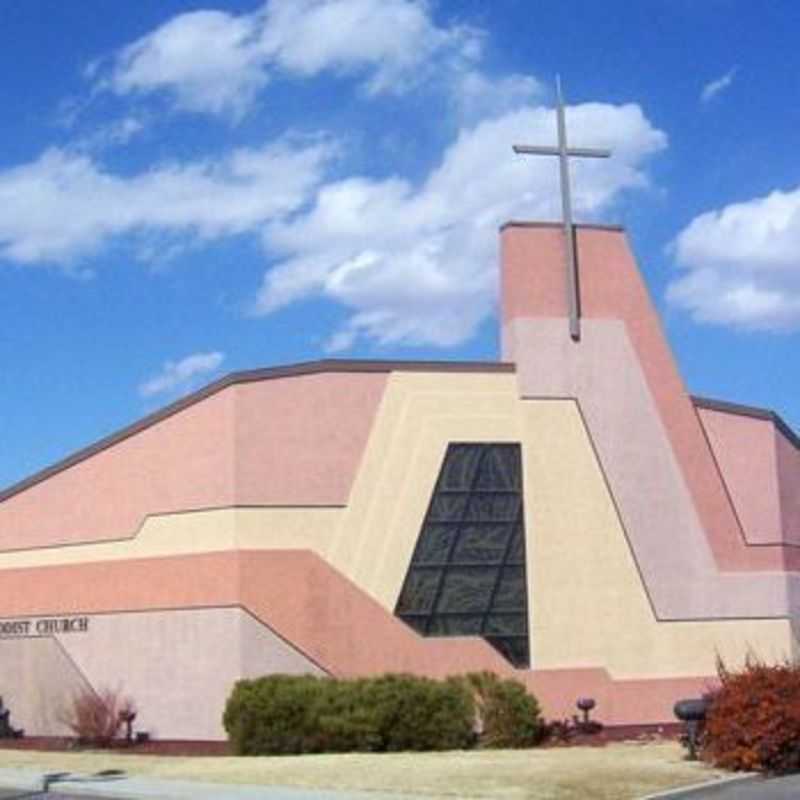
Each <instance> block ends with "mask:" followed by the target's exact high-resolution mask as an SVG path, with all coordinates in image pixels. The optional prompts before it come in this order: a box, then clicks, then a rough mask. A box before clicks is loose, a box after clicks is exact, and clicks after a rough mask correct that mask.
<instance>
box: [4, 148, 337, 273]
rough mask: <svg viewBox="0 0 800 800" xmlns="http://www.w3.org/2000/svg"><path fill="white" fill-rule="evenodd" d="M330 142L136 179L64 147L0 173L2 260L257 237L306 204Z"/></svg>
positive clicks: (161, 170) (67, 258)
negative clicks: (136, 240)
mask: <svg viewBox="0 0 800 800" xmlns="http://www.w3.org/2000/svg"><path fill="white" fill-rule="evenodd" d="M331 154H332V146H331V145H330V144H327V143H324V142H316V143H309V144H306V145H305V146H297V147H294V148H293V147H292V146H291V145H290V144H289V143H288V141H282V142H277V143H275V144H271V145H268V146H266V147H263V148H260V149H239V150H234V151H232V152H231V153H230V154H229V155H227V156H226V157H225V158H222V159H217V160H213V159H209V160H204V161H197V162H189V163H183V164H181V163H173V164H164V165H161V166H158V167H155V168H153V169H150V170H148V171H146V172H142V173H139V174H136V175H132V176H123V175H115V174H112V173H110V172H108V171H106V170H104V169H103V168H102V167H101V166H100V165H99V164H98V163H96V162H95V161H94V160H93V159H92V158H91V157H89V156H88V155H85V154H79V153H75V152H69V151H64V150H59V149H51V150H48V151H46V152H45V153H44V154H43V155H41V156H40V157H39V158H38V159H37V160H35V161H33V162H31V163H28V164H24V165H22V166H18V167H15V168H12V169H9V170H5V171H2V172H0V258H5V259H8V260H12V261H17V262H21V263H31V264H32V263H41V262H50V263H62V264H68V263H70V262H71V261H74V260H75V259H77V258H78V257H80V256H84V255H87V254H91V253H93V252H95V251H97V250H98V248H100V247H101V246H102V245H104V244H105V243H107V242H108V240H109V239H111V238H112V237H119V236H122V235H127V234H140V233H161V234H190V235H192V236H193V237H195V238H196V239H207V240H208V239H214V238H218V237H222V236H231V235H235V234H239V233H243V232H247V231H252V230H254V229H256V228H258V227H260V226H261V225H263V224H264V223H265V222H266V221H268V220H271V219H276V218H279V217H281V216H283V215H285V214H287V213H289V212H292V211H294V210H296V209H298V208H299V207H300V206H302V204H303V203H305V202H306V201H307V200H308V197H309V192H310V191H312V190H313V188H314V186H315V185H316V184H317V183H318V182H319V181H320V180H321V178H322V172H323V168H324V165H325V163H326V161H327V160H328V158H329V157H330V156H331Z"/></svg>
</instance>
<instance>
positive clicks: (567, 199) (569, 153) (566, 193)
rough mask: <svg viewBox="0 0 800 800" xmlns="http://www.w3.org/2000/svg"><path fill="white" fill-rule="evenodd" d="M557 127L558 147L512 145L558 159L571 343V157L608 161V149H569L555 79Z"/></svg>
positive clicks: (574, 321) (576, 322)
mask: <svg viewBox="0 0 800 800" xmlns="http://www.w3.org/2000/svg"><path fill="white" fill-rule="evenodd" d="M556 124H557V129H558V145H557V146H556V147H548V146H539V145H521V144H515V145H513V150H514V152H515V153H518V154H522V155H535V156H556V157H557V158H558V166H559V179H560V184H561V212H562V217H563V225H564V255H565V266H566V277H567V281H566V283H567V309H568V313H569V335H570V336H571V337H572V339H573V340H574V341H576V342H577V341H578V340H580V338H581V324H580V314H581V303H580V290H579V282H578V258H577V253H576V252H575V226H574V224H573V222H572V196H571V191H570V181H569V159H570V158H576V157H578V158H608V157H609V156H610V155H611V151H610V150H602V149H598V148H593V147H569V146H568V144H567V122H566V114H565V112H564V97H563V95H562V94H561V80H560V78H559V77H558V76H556Z"/></svg>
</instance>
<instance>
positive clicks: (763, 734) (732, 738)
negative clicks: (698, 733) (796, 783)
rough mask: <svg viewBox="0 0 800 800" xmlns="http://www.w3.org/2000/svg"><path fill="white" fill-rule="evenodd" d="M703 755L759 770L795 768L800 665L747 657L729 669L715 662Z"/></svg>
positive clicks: (798, 765)
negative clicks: (715, 676) (716, 679)
mask: <svg viewBox="0 0 800 800" xmlns="http://www.w3.org/2000/svg"><path fill="white" fill-rule="evenodd" d="M718 672H719V679H720V684H721V685H720V688H719V689H718V690H717V691H715V692H714V693H713V695H712V696H711V704H710V707H709V710H708V713H707V717H706V726H705V735H704V742H703V757H704V758H705V759H706V760H708V761H711V762H713V763H714V764H716V765H717V766H719V767H723V768H725V769H733V770H757V771H760V772H772V773H781V772H790V771H792V770H797V769H800V666H799V665H797V664H793V663H790V662H786V663H783V664H775V665H768V664H764V663H763V662H761V661H759V660H758V659H755V658H752V657H750V658H748V659H747V661H746V663H745V665H744V667H743V668H742V669H741V670H738V671H730V670H728V669H726V668H725V665H724V664H722V663H721V662H720V663H719V664H718Z"/></svg>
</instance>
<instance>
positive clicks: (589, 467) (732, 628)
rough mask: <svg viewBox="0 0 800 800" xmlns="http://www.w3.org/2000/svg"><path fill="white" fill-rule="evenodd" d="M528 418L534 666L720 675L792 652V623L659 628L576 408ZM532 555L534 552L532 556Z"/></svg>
mask: <svg viewBox="0 0 800 800" xmlns="http://www.w3.org/2000/svg"><path fill="white" fill-rule="evenodd" d="M526 405H527V406H528V409H529V410H528V413H526V415H525V428H526V442H528V443H529V446H527V447H526V448H525V462H524V463H525V487H526V522H527V528H528V541H529V542H531V543H532V545H531V546H530V547H529V552H528V559H529V561H528V569H529V571H530V576H529V579H530V583H531V585H532V587H533V589H534V594H533V598H534V600H533V604H532V619H531V621H532V627H533V641H534V642H535V647H536V666H537V667H539V668H564V667H578V666H589V665H604V666H606V667H607V668H608V670H609V672H610V673H611V675H613V676H614V677H615V678H617V679H619V678H633V677H644V676H648V677H656V676H661V677H678V676H691V675H704V674H713V673H714V671H715V666H716V657H717V655H719V656H721V657H722V658H723V660H725V661H726V663H728V664H731V665H734V664H739V663H741V661H742V658H743V657H744V655H745V654H746V653H747V652H748V650H750V651H752V652H754V653H756V654H758V655H760V656H761V657H763V658H766V659H780V658H783V657H786V656H790V655H791V653H792V646H793V645H792V635H791V628H790V625H789V623H788V622H787V621H786V620H781V619H776V620H750V621H746V620H745V621H743V620H730V621H698V622H659V621H657V620H656V618H655V616H654V615H653V611H652V609H651V607H650V605H649V603H648V599H647V596H646V594H645V592H644V590H643V585H642V581H641V578H640V576H639V574H638V571H637V568H636V564H635V562H634V559H633V556H632V553H631V550H630V547H629V545H628V543H627V540H626V538H625V534H624V531H623V529H622V526H621V524H620V521H619V518H618V516H617V513H616V509H615V508H614V504H613V502H612V500H611V497H610V495H609V493H608V490H607V488H606V485H605V482H604V479H603V476H602V473H601V471H600V468H599V465H598V463H597V460H596V458H595V455H594V452H593V450H592V448H591V443H590V441H589V439H588V436H587V433H586V430H585V427H584V424H583V420H582V418H581V416H580V413H579V411H578V407H577V404H576V403H575V402H573V401H559V400H532V401H528V403H527V404H526ZM531 551H533V552H531Z"/></svg>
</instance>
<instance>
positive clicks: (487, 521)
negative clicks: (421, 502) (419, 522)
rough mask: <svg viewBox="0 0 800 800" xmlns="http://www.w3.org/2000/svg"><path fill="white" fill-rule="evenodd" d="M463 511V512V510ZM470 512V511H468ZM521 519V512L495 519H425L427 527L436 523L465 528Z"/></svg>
mask: <svg viewBox="0 0 800 800" xmlns="http://www.w3.org/2000/svg"><path fill="white" fill-rule="evenodd" d="M462 513H463V512H462ZM467 513H469V512H467ZM518 521H519V512H517V513H515V514H514V516H513V517H496V518H493V519H467V520H465V521H462V520H461V519H458V520H455V519H441V518H439V517H429V518H428V519H426V520H425V527H426V528H427V527H428V525H436V527H437V528H464V527H467V528H468V527H471V526H474V527H476V528H477V527H480V526H482V525H485V526H491V525H511V524H512V523H516V522H518Z"/></svg>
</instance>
